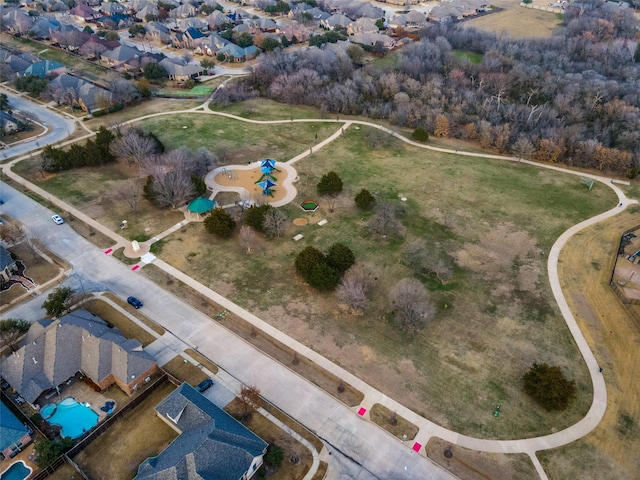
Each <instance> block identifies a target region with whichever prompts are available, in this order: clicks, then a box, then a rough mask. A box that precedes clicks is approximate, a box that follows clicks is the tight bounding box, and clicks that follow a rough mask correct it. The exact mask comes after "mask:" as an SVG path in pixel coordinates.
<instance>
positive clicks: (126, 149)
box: [110, 130, 158, 165]
mask: <svg viewBox="0 0 640 480" xmlns="http://www.w3.org/2000/svg"><path fill="white" fill-rule="evenodd" d="M110 148H111V153H113V154H114V155H115V156H116V157H118V158H123V159H125V160H126V162H127V164H129V165H131V164H133V163H135V164H137V165H140V164H141V163H142V162H143V161H144V160H147V159H148V158H149V157H151V156H152V155H154V154H155V153H156V151H157V149H158V145H157V144H156V142H155V140H154V139H152V138H150V137H147V136H145V135H141V134H140V133H138V132H137V131H135V130H129V131H127V132H126V133H124V134H123V135H122V136H120V137H118V138H116V139H115V140H114V141H113V142H111V146H110Z"/></svg>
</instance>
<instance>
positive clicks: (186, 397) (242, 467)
mask: <svg viewBox="0 0 640 480" xmlns="http://www.w3.org/2000/svg"><path fill="white" fill-rule="evenodd" d="M155 410H156V413H157V414H158V416H159V417H160V418H162V419H163V420H164V421H165V422H166V423H167V424H168V425H169V426H171V428H173V429H174V430H176V431H177V432H178V433H179V434H180V435H179V436H178V437H177V438H176V439H175V440H174V441H173V442H172V443H171V444H170V445H169V446H168V447H167V448H165V449H164V450H163V451H162V452H161V453H160V454H159V455H158V456H157V457H151V458H147V459H146V460H145V461H144V462H142V463H141V464H140V466H139V467H138V474H137V475H136V476H135V478H134V480H152V479H153V480H160V479H180V480H191V479H193V480H240V479H249V478H251V477H253V475H254V474H255V472H257V471H258V468H260V466H261V465H262V462H263V456H264V454H265V453H266V451H267V446H268V444H267V442H265V441H264V440H262V439H261V438H260V437H258V436H257V435H256V434H255V433H253V432H252V431H251V430H249V429H248V428H247V427H245V426H244V425H242V424H241V423H240V422H238V421H237V420H236V419H234V418H233V417H232V416H231V415H229V414H228V413H226V412H225V411H224V410H222V409H221V408H220V407H218V406H216V405H215V404H213V403H211V402H210V401H209V400H208V399H207V398H205V397H204V396H203V395H202V394H201V393H199V392H197V391H196V390H195V389H194V388H193V387H192V386H190V385H188V384H186V383H183V384H182V385H180V387H179V388H177V389H176V390H174V391H173V392H172V393H171V394H170V395H169V396H168V397H167V398H165V399H164V400H163V401H162V402H160V403H159V404H158V406H157V407H156V409H155Z"/></svg>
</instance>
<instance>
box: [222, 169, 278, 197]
mask: <svg viewBox="0 0 640 480" xmlns="http://www.w3.org/2000/svg"><path fill="white" fill-rule="evenodd" d="M262 176H263V173H262V172H261V171H260V165H257V166H255V167H253V168H251V169H247V168H246V167H242V166H236V165H230V166H228V167H227V168H226V169H225V170H224V171H221V172H219V173H218V174H217V175H216V176H215V177H214V181H215V182H216V183H217V184H218V185H220V186H223V187H242V188H244V189H245V190H247V192H249V195H250V198H252V199H260V198H262V197H263V196H264V197H265V200H266V201H267V202H269V203H272V202H277V201H278V200H282V199H283V198H284V197H285V196H286V194H287V189H286V188H285V187H284V185H283V184H284V181H285V179H286V178H287V177H288V172H287V171H286V170H285V169H282V170H281V171H274V172H273V173H272V177H273V178H275V179H276V182H275V183H276V184H275V185H274V186H273V187H272V188H271V189H270V191H271V195H263V194H262V192H263V188H262V187H261V186H260V185H257V184H256V182H258V181H260V180H261V178H262Z"/></svg>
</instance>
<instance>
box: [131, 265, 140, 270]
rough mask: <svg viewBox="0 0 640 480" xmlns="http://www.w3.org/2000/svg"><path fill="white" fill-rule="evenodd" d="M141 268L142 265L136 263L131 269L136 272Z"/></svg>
mask: <svg viewBox="0 0 640 480" xmlns="http://www.w3.org/2000/svg"><path fill="white" fill-rule="evenodd" d="M139 268H140V265H134V266H133V267H131V270H133V271H134V272H135V271H136V270H137V269H139Z"/></svg>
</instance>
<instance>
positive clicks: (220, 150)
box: [213, 142, 232, 165]
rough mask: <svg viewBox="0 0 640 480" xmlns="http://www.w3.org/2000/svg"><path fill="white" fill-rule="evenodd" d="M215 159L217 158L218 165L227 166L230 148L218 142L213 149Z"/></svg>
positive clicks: (229, 159)
mask: <svg viewBox="0 0 640 480" xmlns="http://www.w3.org/2000/svg"><path fill="white" fill-rule="evenodd" d="M213 152H214V153H215V155H216V157H218V163H219V164H220V165H227V164H228V163H229V162H230V161H231V153H232V150H231V146H230V145H229V144H228V143H226V142H219V143H217V144H216V146H215V147H214V149H213Z"/></svg>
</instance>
